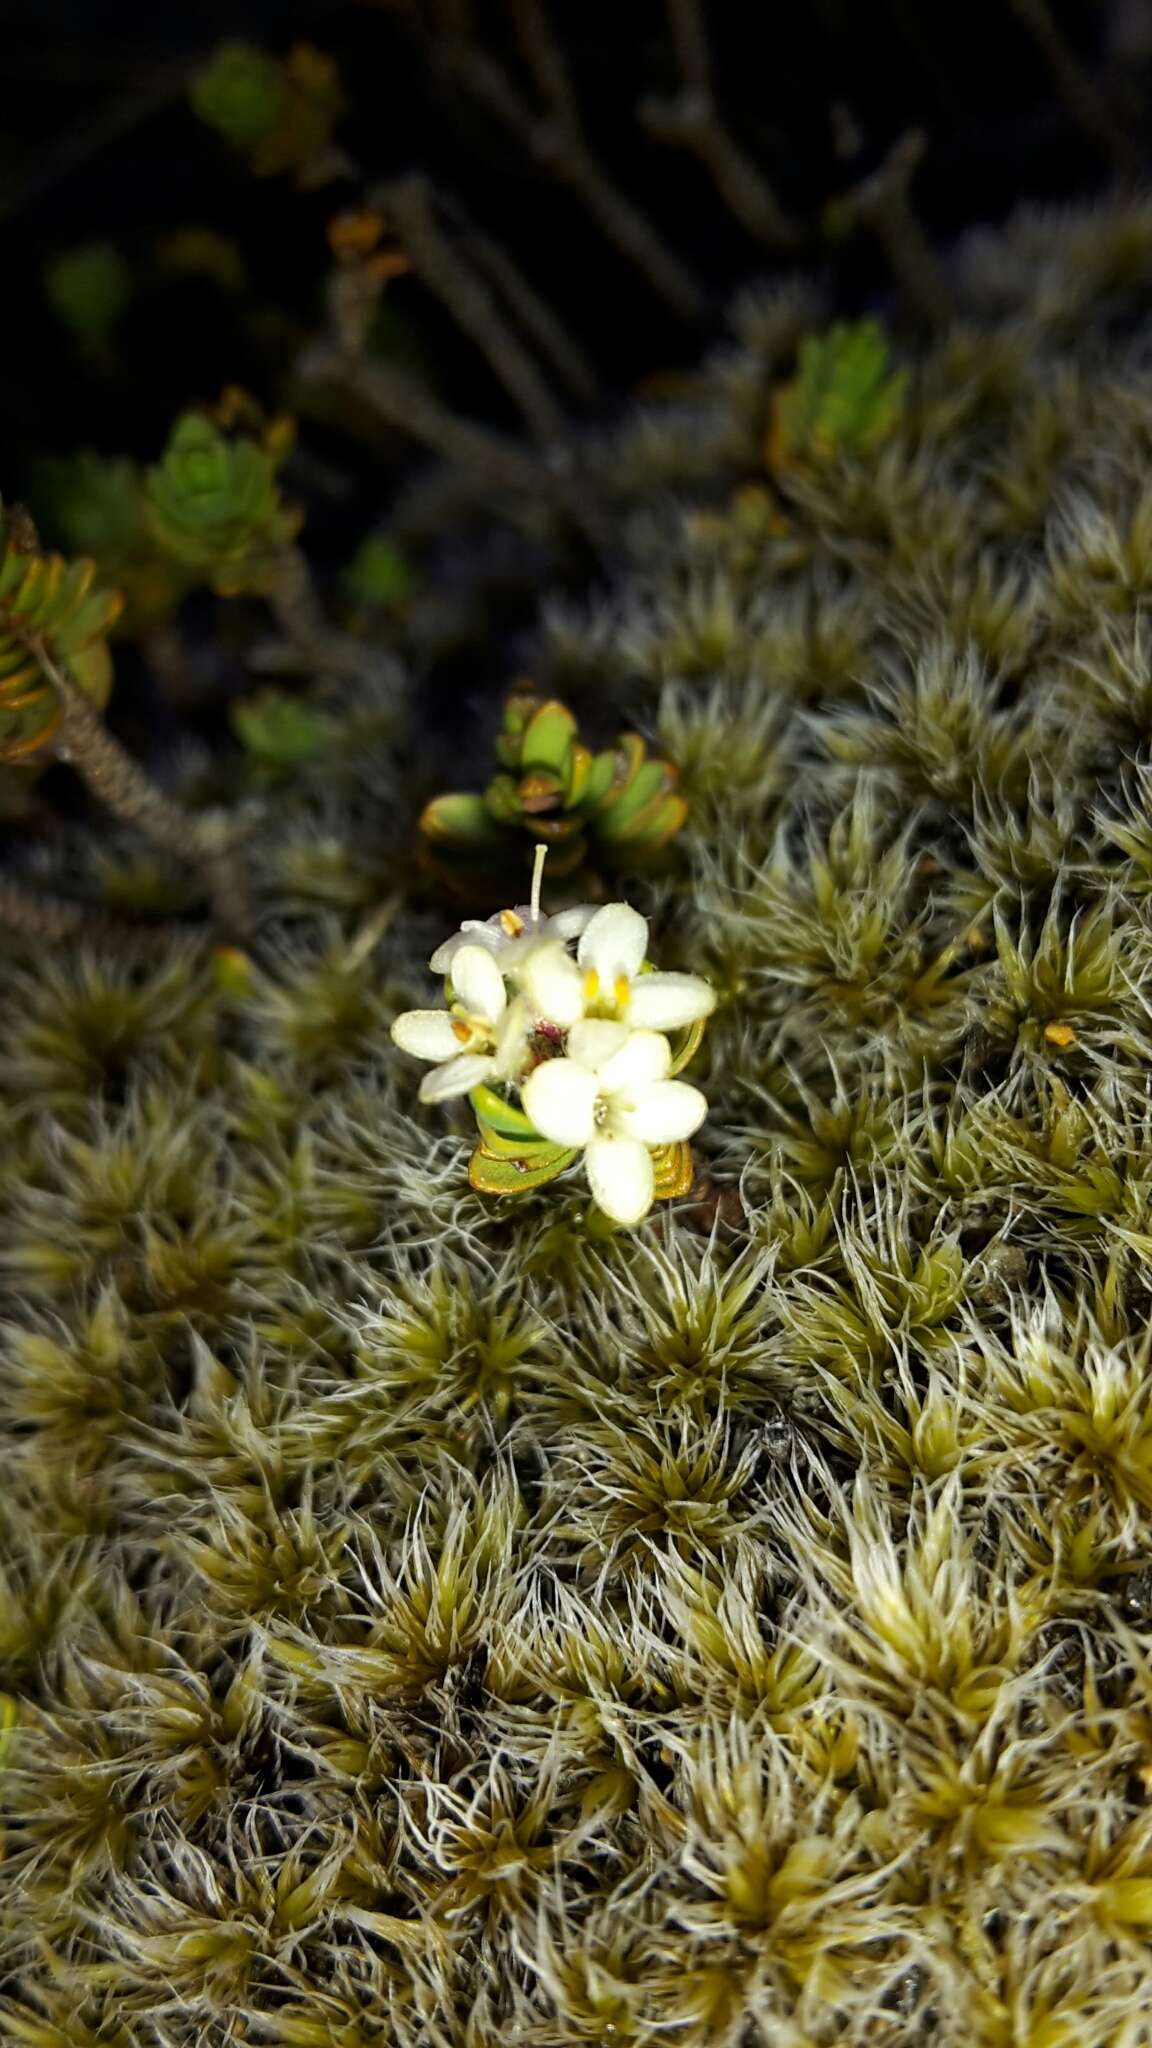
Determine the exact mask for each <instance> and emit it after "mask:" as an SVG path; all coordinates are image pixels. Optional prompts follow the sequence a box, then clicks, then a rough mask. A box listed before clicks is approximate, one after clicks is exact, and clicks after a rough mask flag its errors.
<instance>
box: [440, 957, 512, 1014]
mask: <svg viewBox="0 0 1152 2048" xmlns="http://www.w3.org/2000/svg"><path fill="white" fill-rule="evenodd" d="M452 988H453V991H454V993H455V996H456V1000H457V1002H458V1003H460V1005H461V1006H462V1008H463V1009H465V1010H467V1012H468V1015H469V1016H470V1017H483V1018H484V1019H485V1021H486V1022H487V1023H489V1024H496V1023H498V1022H499V1019H500V1018H501V1017H502V1016H503V1015H504V1010H505V1006H506V1004H507V1001H508V997H507V995H506V993H505V990H504V976H503V975H502V974H501V972H500V969H499V968H498V966H497V965H496V962H495V960H494V959H493V957H492V955H491V953H489V952H488V951H486V949H485V948H484V947H483V946H476V945H467V946H461V948H460V951H459V952H458V953H457V955H456V958H455V959H454V961H453V962H452Z"/></svg>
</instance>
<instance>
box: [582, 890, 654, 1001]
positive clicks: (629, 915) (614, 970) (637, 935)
mask: <svg viewBox="0 0 1152 2048" xmlns="http://www.w3.org/2000/svg"><path fill="white" fill-rule="evenodd" d="M647 949H648V920H647V918H646V917H641V915H640V912H639V911H638V910H633V909H632V906H631V904H629V903H606V904H605V905H604V908H603V910H598V911H597V912H596V915H595V917H594V918H593V919H592V920H591V922H590V923H589V924H588V926H587V927H586V929H585V931H584V933H583V935H582V937H581V940H580V944H579V946H578V948H577V951H576V958H577V959H578V960H579V962H580V965H581V967H583V968H584V969H585V971H587V970H588V969H589V968H594V969H595V971H596V973H597V974H598V975H599V976H600V982H601V986H602V987H603V988H605V989H610V988H611V987H612V984H613V982H614V981H616V980H617V979H618V977H619V976H620V975H623V976H624V977H625V979H626V980H629V981H630V980H631V978H632V976H633V975H634V974H639V972H640V969H641V967H642V966H643V964H644V955H645V953H646V951H647Z"/></svg>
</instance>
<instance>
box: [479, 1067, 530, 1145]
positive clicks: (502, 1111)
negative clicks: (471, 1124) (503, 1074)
mask: <svg viewBox="0 0 1152 2048" xmlns="http://www.w3.org/2000/svg"><path fill="white" fill-rule="evenodd" d="M468 1100H469V1102H470V1103H471V1104H472V1107H473V1109H474V1110H475V1111H476V1114H477V1116H478V1117H480V1118H482V1119H483V1121H484V1122H485V1123H486V1124H491V1126H492V1129H493V1130H494V1131H499V1133H500V1135H501V1137H504V1138H520V1139H523V1140H525V1141H526V1142H527V1143H528V1144H532V1143H533V1142H535V1143H537V1144H539V1143H540V1133H539V1131H538V1130H537V1129H536V1126H535V1124H534V1123H533V1122H532V1120H531V1118H530V1117H527V1116H525V1114H524V1111H523V1110H522V1109H517V1108H516V1107H515V1105H514V1104H513V1103H511V1102H505V1100H504V1097H503V1096H502V1095H497V1093H496V1090H495V1089H494V1088H487V1087H485V1086H484V1084H483V1082H481V1084H480V1086H479V1087H478V1088H473V1089H472V1090H471V1091H470V1093H469V1096H468Z"/></svg>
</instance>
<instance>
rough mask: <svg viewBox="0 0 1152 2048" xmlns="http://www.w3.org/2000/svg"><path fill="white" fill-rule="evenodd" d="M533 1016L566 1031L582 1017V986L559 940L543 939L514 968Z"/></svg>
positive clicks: (572, 961) (572, 962)
mask: <svg viewBox="0 0 1152 2048" xmlns="http://www.w3.org/2000/svg"><path fill="white" fill-rule="evenodd" d="M516 976H517V979H518V981H519V983H520V986H521V988H522V989H523V990H524V994H525V997H526V999H527V1002H528V1007H529V1009H530V1010H531V1011H532V1014H533V1016H535V1017H540V1018H543V1019H544V1021H545V1022H546V1023H548V1024H558V1025H559V1026H560V1028H561V1030H563V1031H566V1030H567V1028H568V1026H569V1025H570V1024H575V1022H576V1020H577V1018H579V1017H582V1016H583V1015H584V983H583V980H582V979H581V975H580V969H579V968H578V967H577V965H576V962H575V961H574V960H572V959H570V958H569V956H568V954H567V953H566V952H565V951H564V948H563V946H562V945H561V944H560V941H559V939H545V940H543V941H542V942H541V943H540V944H539V945H538V946H533V948H532V951H531V952H530V953H529V955H528V957H527V959H525V960H524V961H523V962H522V963H521V964H520V965H519V966H518V967H517V969H516Z"/></svg>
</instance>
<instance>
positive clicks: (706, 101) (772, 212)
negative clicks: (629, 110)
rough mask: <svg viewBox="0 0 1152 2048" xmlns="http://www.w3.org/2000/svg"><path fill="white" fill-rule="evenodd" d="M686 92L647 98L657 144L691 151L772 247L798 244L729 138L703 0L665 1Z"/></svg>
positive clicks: (738, 214)
mask: <svg viewBox="0 0 1152 2048" xmlns="http://www.w3.org/2000/svg"><path fill="white" fill-rule="evenodd" d="M667 7H668V20H669V26H670V28H671V31H672V41H673V45H674V47H675V50H676V59H677V63H678V64H679V67H680V75H681V79H682V81H683V91H682V92H681V93H680V94H679V95H678V97H677V98H676V99H674V100H646V101H645V102H644V104H643V106H642V107H641V109H640V117H641V119H642V121H643V122H644V125H645V127H646V128H647V130H648V132H649V134H650V135H653V136H655V137H656V139H657V141H660V142H667V143H671V144H672V145H673V146H674V147H676V148H679V149H687V150H690V151H691V152H692V154H693V155H694V156H695V157H697V158H698V159H699V161H700V162H701V163H702V164H703V165H704V166H705V168H706V170H707V171H708V172H709V173H710V175H711V177H712V181H713V183H714V184H715V186H716V189H717V191H718V192H719V194H720V197H721V198H722V199H723V201H724V203H725V205H726V206H727V207H728V210H729V212H730V213H732V214H733V215H734V216H735V218H736V219H737V220H738V221H739V222H740V223H741V225H742V226H743V227H745V228H747V229H748V232H749V233H750V234H753V235H755V236H757V238H758V239H759V240H760V241H762V242H767V243H768V244H769V246H770V247H773V248H783V249H790V248H794V247H795V246H796V243H797V242H798V241H799V239H800V236H799V230H798V228H797V226H796V223H795V221H794V220H793V219H792V218H791V216H790V215H789V214H788V213H787V212H786V211H785V209H784V208H783V207H782V206H781V204H780V201H779V200H778V199H777V197H776V194H775V193H774V192H773V190H772V187H771V186H770V184H769V183H768V181H767V179H766V178H765V177H764V176H763V174H762V173H761V172H760V171H759V170H758V169H757V167H756V165H755V164H754V163H753V162H752V160H751V158H750V157H749V156H747V155H746V154H745V152H744V151H743V150H742V149H741V147H740V145H739V143H738V142H737V141H736V140H735V138H734V137H733V136H732V135H730V134H729V132H728V129H727V128H726V126H725V124H724V119H723V116H722V114H721V112H720V109H719V107H718V105H717V102H716V94H715V88H714V82H713V76H712V53H711V51H710V49H709V46H708V32H707V28H706V25H705V21H704V11H703V8H702V7H701V5H700V0H667Z"/></svg>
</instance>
